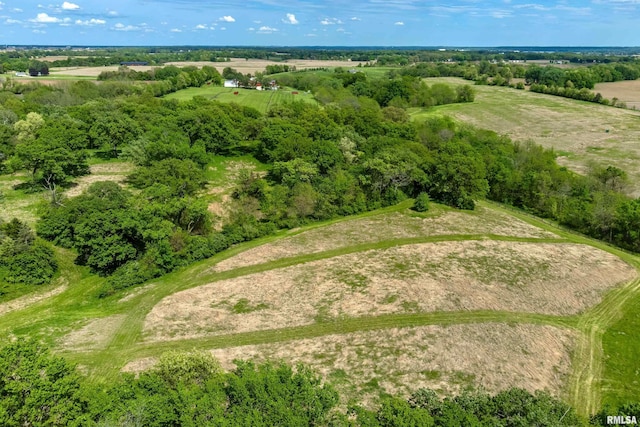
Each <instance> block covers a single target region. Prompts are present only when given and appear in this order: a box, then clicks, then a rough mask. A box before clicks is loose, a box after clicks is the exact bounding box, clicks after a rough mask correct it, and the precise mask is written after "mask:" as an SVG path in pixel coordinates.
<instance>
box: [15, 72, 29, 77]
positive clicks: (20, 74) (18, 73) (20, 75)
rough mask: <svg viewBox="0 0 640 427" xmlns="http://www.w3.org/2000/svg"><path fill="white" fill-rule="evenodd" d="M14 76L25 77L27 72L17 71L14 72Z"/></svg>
mask: <svg viewBox="0 0 640 427" xmlns="http://www.w3.org/2000/svg"><path fill="white" fill-rule="evenodd" d="M16 77H27V73H25V72H24V71H18V72H17V73H16Z"/></svg>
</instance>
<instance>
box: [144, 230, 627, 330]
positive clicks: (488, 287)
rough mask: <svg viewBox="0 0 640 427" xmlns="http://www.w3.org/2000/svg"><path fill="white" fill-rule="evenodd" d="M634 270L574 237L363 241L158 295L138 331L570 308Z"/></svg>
mask: <svg viewBox="0 0 640 427" xmlns="http://www.w3.org/2000/svg"><path fill="white" fill-rule="evenodd" d="M635 276H636V271H635V270H634V269H633V268H632V267H630V266H629V265H627V264H626V263H624V262H623V261H621V260H620V259H619V258H617V257H615V256H613V255H611V254H609V253H606V252H604V251H601V250H599V249H595V248H593V247H591V246H586V245H577V244H550V243H546V244H537V243H521V242H502V241H489V240H485V241H462V242H440V243H429V244H419V245H406V246H399V247H393V248H389V249H384V250H370V251H365V252H359V253H353V254H348V255H343V256H338V257H334V258H331V259H326V260H320V261H315V262H309V263H305V264H300V265H295V266H292V267H287V268H282V269H275V270H271V271H267V272H263V273H258V274H252V275H247V276H242V277H238V278H235V279H229V280H221V281H218V282H214V283H210V284H208V285H204V286H200V287H197V288H193V289H189V290H185V291H182V292H178V293H176V294H173V295H171V296H168V297H166V298H164V299H163V300H162V301H161V302H160V303H159V304H157V305H156V306H155V307H154V308H153V309H152V310H151V312H150V313H149V314H148V316H147V318H146V319H145V324H144V335H145V338H146V339H147V340H151V341H157V340H172V339H185V338H198V337H205V336H212V335H226V334H233V333H239V332H250V331H258V330H267V329H279V328H284V327H292V326H299V325H309V324H312V323H315V322H323V321H335V320H339V319H341V318H345V317H360V316H376V315H382V314H394V313H407V312H409V313H410V312H434V311H467V310H504V311H513V312H527V313H541V314H550V315H569V314H576V313H579V312H581V311H583V310H585V309H586V308H588V307H590V306H592V305H594V304H597V303H598V302H599V301H600V300H601V298H602V294H603V292H604V291H606V290H607V289H610V288H612V287H613V286H615V285H617V284H619V283H621V282H623V281H627V280H630V279H631V278H633V277H635Z"/></svg>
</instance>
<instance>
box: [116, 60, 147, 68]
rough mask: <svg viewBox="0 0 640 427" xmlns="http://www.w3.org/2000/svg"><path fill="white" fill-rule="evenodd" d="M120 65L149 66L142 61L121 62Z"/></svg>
mask: <svg viewBox="0 0 640 427" xmlns="http://www.w3.org/2000/svg"><path fill="white" fill-rule="evenodd" d="M120 65H124V66H125V67H143V66H145V65H149V63H148V62H143V61H125V62H121V63H120Z"/></svg>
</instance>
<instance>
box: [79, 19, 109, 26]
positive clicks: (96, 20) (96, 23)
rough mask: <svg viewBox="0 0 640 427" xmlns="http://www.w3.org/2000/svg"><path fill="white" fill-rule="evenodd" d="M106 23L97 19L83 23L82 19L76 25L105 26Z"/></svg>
mask: <svg viewBox="0 0 640 427" xmlns="http://www.w3.org/2000/svg"><path fill="white" fill-rule="evenodd" d="M106 23H107V21H105V20H104V19H95V18H91V19H87V20H85V21H81V20H80V19H77V20H76V25H104V24H106Z"/></svg>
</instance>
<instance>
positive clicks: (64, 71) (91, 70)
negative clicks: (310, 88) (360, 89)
mask: <svg viewBox="0 0 640 427" xmlns="http://www.w3.org/2000/svg"><path fill="white" fill-rule="evenodd" d="M64 59H66V58H64ZM359 64H361V63H360V62H356V61H321V60H313V59H291V60H288V61H269V60H266V59H249V60H245V59H242V58H231V60H230V61H226V62H206V61H182V62H168V63H167V64H165V65H175V66H177V67H187V66H196V67H202V66H205V65H207V66H211V67H214V68H216V69H217V70H218V71H219V72H220V73H222V70H224V69H225V68H226V67H231V68H233V69H235V70H237V71H239V72H241V73H243V74H247V73H249V74H255V73H256V72H263V71H264V70H265V68H266V67H267V65H289V66H291V67H296V69H297V70H305V69H309V68H335V67H344V68H354V67H357V66H358V65H359ZM118 67H119V66H118V65H108V66H104V67H58V68H56V67H52V68H50V70H49V71H50V74H51V76H56V75H64V76H75V77H94V78H95V77H97V76H98V75H99V74H100V73H102V72H103V71H117V70H118ZM157 67H161V65H132V66H129V68H130V69H132V70H135V71H147V70H150V69H152V68H157Z"/></svg>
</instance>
